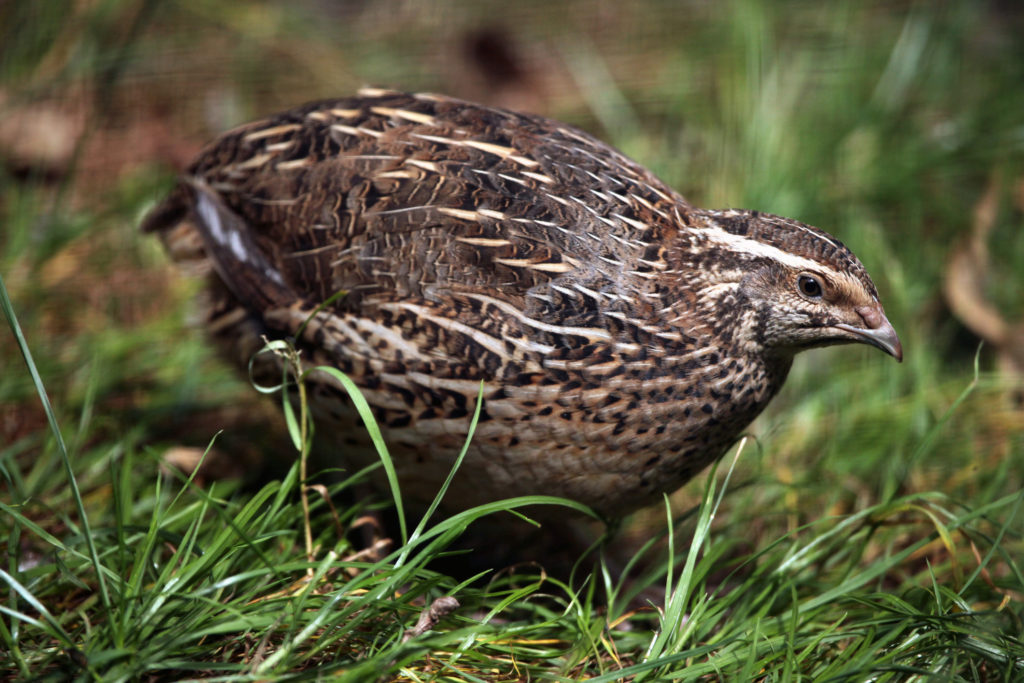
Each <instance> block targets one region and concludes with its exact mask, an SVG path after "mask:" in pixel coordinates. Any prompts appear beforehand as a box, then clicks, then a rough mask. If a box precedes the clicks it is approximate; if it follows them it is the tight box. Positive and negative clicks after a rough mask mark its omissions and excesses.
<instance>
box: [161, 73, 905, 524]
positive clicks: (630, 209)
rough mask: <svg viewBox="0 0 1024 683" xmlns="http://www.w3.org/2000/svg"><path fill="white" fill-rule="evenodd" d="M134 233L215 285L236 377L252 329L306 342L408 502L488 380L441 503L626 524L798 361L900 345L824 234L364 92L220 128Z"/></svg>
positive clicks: (351, 449) (520, 118)
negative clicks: (514, 501) (388, 459)
mask: <svg viewBox="0 0 1024 683" xmlns="http://www.w3.org/2000/svg"><path fill="white" fill-rule="evenodd" d="M144 229H145V230H148V231H155V232H158V233H160V235H161V236H162V237H163V239H164V242H165V244H166V245H167V247H168V250H169V251H170V253H171V255H172V256H173V257H174V258H175V259H176V260H179V261H181V262H183V263H191V264H193V265H196V266H198V267H199V268H200V269H205V270H206V271H208V272H209V273H210V281H211V284H210V287H209V288H208V296H207V304H208V306H207V323H208V326H209V328H210V330H211V331H212V333H213V335H214V336H215V337H216V338H217V339H218V340H219V341H221V342H222V344H223V345H225V346H227V347H228V348H229V349H230V352H231V353H232V354H233V355H234V356H235V358H236V359H237V361H238V362H239V363H240V364H242V365H243V367H244V366H245V365H246V364H248V363H249V360H250V357H251V356H252V354H253V353H254V352H255V351H256V350H258V349H259V348H260V347H261V346H262V342H261V338H262V336H263V335H266V336H267V337H269V338H295V337H296V336H297V335H298V338H297V339H295V343H296V345H297V346H298V347H299V348H300V350H301V354H302V358H303V359H304V361H305V362H306V363H307V364H309V365H310V366H315V365H329V366H333V367H336V368H339V369H340V370H342V371H343V372H345V373H346V374H348V375H349V376H350V377H351V378H352V379H353V380H354V381H355V382H356V384H357V385H358V386H359V387H360V389H361V390H362V392H363V394H364V396H365V397H366V400H367V401H368V402H369V404H370V405H371V406H372V407H373V409H374V412H375V415H376V418H377V420H378V422H379V424H380V426H381V429H382V431H383V434H384V437H385V440H386V442H387V443H388V446H389V449H390V451H391V454H392V457H393V458H394V460H395V464H396V467H397V469H398V472H399V476H400V480H401V482H402V486H403V493H404V494H406V495H408V496H411V497H412V498H415V499H421V500H430V499H432V498H433V496H434V495H435V493H436V491H437V490H438V488H439V487H440V485H441V483H442V482H443V481H444V479H445V477H446V475H447V474H448V472H449V470H450V468H451V466H452V464H453V462H454V460H455V458H456V456H457V454H458V453H459V450H460V449H461V447H462V446H463V443H464V441H465V439H466V436H467V433H468V428H469V424H470V416H471V414H472V411H473V408H474V405H475V401H476V397H477V395H478V393H479V391H480V387H481V383H482V385H483V399H484V403H483V410H482V413H481V417H480V423H479V425H478V427H477V429H476V432H475V434H474V436H473V439H472V443H471V446H470V450H469V452H468V455H467V457H466V460H465V462H464V463H463V466H462V469H461V470H460V471H459V472H458V474H457V475H456V477H455V480H454V482H453V485H452V488H451V489H450V490H449V494H448V497H447V499H446V503H447V504H448V505H449V506H450V507H454V508H460V507H467V506H470V505H475V504H479V503H483V502H487V501H492V500H496V499H500V498H507V497H510V496H516V495H527V494H548V495H556V496H564V497H567V498H571V499H575V500H577V501H580V502H583V503H585V504H587V505H590V506H592V507H593V508H594V509H596V510H597V511H599V512H601V513H603V514H605V515H608V516H618V515H621V514H624V513H627V512H629V511H631V510H634V509H636V508H638V507H641V506H644V505H647V504H649V503H652V502H654V501H656V500H659V499H660V497H661V495H662V494H663V493H665V492H670V491H673V490H674V489H676V488H677V487H679V486H680V485H681V484H683V483H684V482H686V481H687V480H688V479H690V478H691V477H693V476H694V475H695V474H697V473H698V472H699V471H700V470H702V469H703V468H704V467H705V466H706V465H708V464H709V463H711V462H712V461H714V460H715V459H717V458H719V457H720V456H722V454H723V453H725V451H726V450H727V449H728V448H729V447H730V446H731V445H732V444H733V443H734V441H735V440H736V439H737V438H738V436H739V435H740V433H741V432H742V431H743V430H744V429H745V428H746V427H747V425H748V424H749V423H750V422H751V420H753V419H754V417H756V416H757V415H758V414H759V413H760V412H761V411H762V410H763V409H764V407H765V406H766V405H767V403H768V402H769V401H770V400H771V398H772V397H773V396H774V395H775V394H776V392H778V390H779V388H780V387H781V386H782V384H783V382H784V380H785V378H786V374H787V373H788V371H789V368H790V365H791V363H792V360H793V356H794V355H795V354H796V353H797V352H799V351H802V350H804V349H810V348H815V347H819V346H826V345H830V344H843V343H851V342H858V343H864V344H870V345H872V346H875V347H877V348H879V349H881V350H882V351H885V352H886V353H888V354H890V355H891V356H894V357H895V358H896V359H897V360H900V359H901V358H902V353H903V352H902V348H901V346H900V342H899V339H898V338H897V336H896V332H895V331H894V330H893V327H892V325H890V324H889V321H888V320H887V319H886V316H885V313H884V311H883V310H882V305H881V304H880V303H879V300H878V293H877V291H876V290H875V286H874V284H872V282H871V278H870V277H869V276H868V274H867V272H866V271H865V269H864V266H863V265H861V263H860V261H859V260H858V259H857V257H856V256H854V255H853V253H852V252H851V251H850V250H849V249H847V248H846V247H845V246H844V245H843V244H842V243H841V242H840V241H839V240H837V239H835V238H834V237H832V236H830V235H828V234H827V233H825V232H823V231H821V230H819V229H817V228H814V227H811V226H809V225H805V224H803V223H800V222H797V221H795V220H790V219H788V218H782V217H780V216H773V215H769V214H765V213H759V212H757V211H746V210H734V209H728V210H714V211H712V210H706V209H700V208H697V207H695V206H693V205H691V204H690V203H689V202H687V201H686V199H684V198H683V197H682V196H680V195H679V194H677V193H676V192H674V191H673V190H672V189H670V188H669V187H667V186H666V185H665V184H664V183H662V182H661V181H660V180H658V179H657V178H655V177H654V176H653V175H652V174H651V173H650V172H648V171H647V170H646V169H644V168H643V167H642V166H639V165H638V164H636V163H635V162H633V161H631V160H630V159H627V158H626V157H625V156H623V155H622V154H620V153H619V152H618V151H616V150H614V149H612V148H611V147H609V146H608V145H606V144H604V143H602V142H600V141H599V140H596V139H595V138H593V137H591V136H590V135H588V134H586V133H584V132H582V131H580V130H577V129H575V128H573V127H571V126H568V125H565V124H563V123H559V122H557V121H553V120H550V119H547V118H543V117H541V116H534V115H530V114H520V113H515V112H511V111H506V110H502V109H495V108H490V107H486V106H482V105H478V104H472V103H469V102H464V101H460V100H456V99H452V98H448V97H443V96H438V95H426V94H413V95H410V94H404V93H398V92H393V91H384V90H363V91H361V92H360V93H359V94H358V95H357V96H356V97H352V98H347V99H337V100H327V101H320V102H314V103H310V104H307V105H305V106H302V107H299V108H297V109H293V110H290V111H286V112H283V113H281V114H278V115H276V116H273V117H271V118H268V119H265V120H262V121H258V122H255V123H250V124H248V125H244V126H242V127H240V128H237V129H235V130H233V131H230V132H228V133H226V134H224V135H223V136H221V137H220V138H219V139H217V140H216V141H214V142H213V143H212V144H210V145H209V146H208V147H207V148H206V149H205V150H204V151H203V152H202V153H201V154H200V156H199V157H198V159H196V160H195V161H194V162H193V164H192V165H191V167H190V168H189V169H188V170H187V172H186V173H185V174H184V176H183V177H182V179H181V181H180V183H179V184H178V186H177V187H176V188H175V189H174V190H173V191H172V193H171V194H170V196H169V197H168V198H167V199H166V200H165V201H164V202H163V203H162V204H160V205H159V206H157V207H156V208H155V209H154V210H153V212H152V213H151V214H150V215H149V216H148V217H147V219H146V221H145V224H144ZM339 292H341V293H343V294H342V295H341V296H339V297H336V298H334V299H333V300H332V301H331V302H330V303H329V304H328V305H326V306H322V307H321V305H322V304H323V302H325V301H326V300H327V299H329V298H331V297H332V296H334V295H336V294H338V293H339ZM260 357H261V358H264V356H262V355H261V356H260ZM268 362H269V361H268ZM279 376H280V375H278V377H279ZM311 381H313V383H314V384H313V387H312V393H311V396H312V399H311V400H312V405H313V408H314V414H315V416H316V427H317V432H318V439H319V440H323V441H325V442H326V444H327V445H328V446H329V447H331V448H333V449H334V451H335V452H337V454H338V457H339V459H341V460H342V461H343V462H345V463H347V464H349V465H352V466H360V465H363V464H366V463H368V462H370V461H371V459H373V458H376V456H375V455H374V453H373V451H372V449H370V448H369V446H368V442H367V440H366V438H365V436H364V430H363V429H362V428H361V427H360V425H359V421H358V418H357V417H356V416H355V415H354V414H353V411H352V408H351V406H350V404H349V402H348V399H347V398H346V395H345V393H344V391H343V390H342V389H341V387H340V386H338V385H336V384H335V383H334V382H333V380H332V379H331V378H330V377H328V376H327V375H326V374H324V373H315V374H313V375H311Z"/></svg>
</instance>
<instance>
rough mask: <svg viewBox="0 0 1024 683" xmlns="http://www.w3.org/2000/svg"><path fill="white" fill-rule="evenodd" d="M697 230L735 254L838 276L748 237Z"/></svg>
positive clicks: (721, 231)
mask: <svg viewBox="0 0 1024 683" xmlns="http://www.w3.org/2000/svg"><path fill="white" fill-rule="evenodd" d="M697 230H698V231H699V232H700V235H701V236H702V237H705V238H706V239H708V240H709V241H711V242H714V243H715V244H719V245H721V246H723V247H725V248H726V249H728V250H729V251H732V252H735V253H737V254H749V255H751V256H760V257H762V258H767V259H771V260H773V261H779V262H780V263H784V264H785V265H787V266H789V267H790V268H795V269H797V270H814V271H821V270H827V271H829V272H830V273H832V274H834V275H838V273H836V272H835V271H834V270H832V269H831V268H829V267H828V266H826V265H824V264H822V263H819V262H817V261H812V260H811V259H809V258H804V257H803V256H797V255H795V254H791V253H789V252H788V251H784V250H782V249H779V248H778V247H773V246H772V245H770V244H765V243H764V242H758V241H757V240H752V239H750V238H749V237H743V236H742V235H734V234H733V233H731V232H728V231H726V230H722V229H721V228H717V227H710V228H697Z"/></svg>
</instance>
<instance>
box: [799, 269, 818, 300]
mask: <svg viewBox="0 0 1024 683" xmlns="http://www.w3.org/2000/svg"><path fill="white" fill-rule="evenodd" d="M796 286H797V288H798V289H799V290H800V293H801V294H803V295H804V296H805V297H807V298H808V299H820V298H821V297H822V295H823V294H824V286H823V285H822V283H821V279H820V278H818V277H816V276H814V275H808V274H807V273H804V274H803V275H801V276H800V277H798V278H797V280H796Z"/></svg>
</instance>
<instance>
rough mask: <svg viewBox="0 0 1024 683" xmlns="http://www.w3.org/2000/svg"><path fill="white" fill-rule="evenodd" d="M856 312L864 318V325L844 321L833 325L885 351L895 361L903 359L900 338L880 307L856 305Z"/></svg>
mask: <svg viewBox="0 0 1024 683" xmlns="http://www.w3.org/2000/svg"><path fill="white" fill-rule="evenodd" d="M856 310H857V313H858V314H859V315H860V317H861V318H862V319H863V320H864V327H855V326H853V325H847V324H846V323H836V324H835V325H834V327H837V328H839V329H840V330H845V331H846V332H849V333H851V334H853V335H855V336H856V337H857V341H860V342H863V343H865V344H871V345H872V346H875V347H878V348H880V349H882V350H883V351H885V352H886V353H887V354H889V355H890V356H892V357H893V358H895V359H896V360H897V361H900V362H902V361H903V345H902V344H900V338H899V337H897V336H896V330H894V329H893V328H892V325H891V324H890V323H889V320H888V319H887V318H886V317H885V313H883V312H882V307H881V306H879V305H875V306H858V307H857V309H856Z"/></svg>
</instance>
